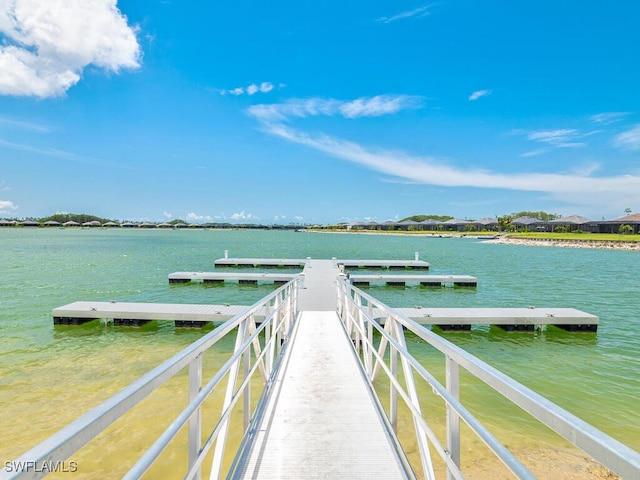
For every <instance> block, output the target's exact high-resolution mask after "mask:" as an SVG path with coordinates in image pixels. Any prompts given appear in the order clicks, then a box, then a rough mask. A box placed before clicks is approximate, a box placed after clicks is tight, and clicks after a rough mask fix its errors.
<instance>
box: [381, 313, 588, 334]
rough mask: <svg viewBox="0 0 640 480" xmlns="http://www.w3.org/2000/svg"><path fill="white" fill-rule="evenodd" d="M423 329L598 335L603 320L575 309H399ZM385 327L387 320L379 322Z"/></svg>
mask: <svg viewBox="0 0 640 480" xmlns="http://www.w3.org/2000/svg"><path fill="white" fill-rule="evenodd" d="M395 310H397V311H398V312H400V313H403V314H404V315H406V316H407V317H409V318H411V319H412V320H414V321H415V322H416V323H419V324H421V325H436V326H438V327H439V328H441V329H442V330H470V329H471V326H472V325H496V326H497V327H500V328H502V329H503V330H506V331H509V332H517V331H530V332H532V331H534V330H535V329H536V328H537V327H539V326H546V325H553V326H555V327H558V328H562V329H563V330H567V331H571V332H596V331H597V329H598V323H599V320H600V319H599V318H598V317H597V316H595V315H591V314H590V313H586V312H582V311H580V310H576V309H575V308H533V307H527V308H422V307H414V308H396V309H395ZM378 321H380V322H381V323H384V318H378Z"/></svg>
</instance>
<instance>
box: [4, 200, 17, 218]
mask: <svg viewBox="0 0 640 480" xmlns="http://www.w3.org/2000/svg"><path fill="white" fill-rule="evenodd" d="M17 209H18V206H17V205H16V204H14V203H13V202H12V201H11V200H0V214H2V215H10V214H11V213H13V212H15V211H16V210H17Z"/></svg>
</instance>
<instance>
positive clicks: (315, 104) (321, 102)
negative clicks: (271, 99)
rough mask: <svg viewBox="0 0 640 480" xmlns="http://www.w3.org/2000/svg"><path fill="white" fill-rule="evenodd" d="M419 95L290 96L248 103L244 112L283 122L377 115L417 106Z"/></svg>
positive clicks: (259, 117) (256, 116)
mask: <svg viewBox="0 0 640 480" xmlns="http://www.w3.org/2000/svg"><path fill="white" fill-rule="evenodd" d="M420 103H421V98H420V97H414V96H409V95H377V96H375V97H361V98H357V99H355V100H352V101H350V102H345V101H341V100H335V99H323V98H308V99H293V100H289V101H288V102H286V103H275V104H260V105H253V106H251V107H250V108H249V109H248V110H247V112H248V113H249V115H251V116H252V117H255V118H257V119H259V120H261V121H263V122H272V121H286V120H287V119H289V118H291V117H297V118H304V117H315V116H319V115H323V116H334V115H341V116H343V117H346V118H359V117H379V116H382V115H388V114H392V113H397V112H399V111H401V110H405V109H408V108H419V106H420Z"/></svg>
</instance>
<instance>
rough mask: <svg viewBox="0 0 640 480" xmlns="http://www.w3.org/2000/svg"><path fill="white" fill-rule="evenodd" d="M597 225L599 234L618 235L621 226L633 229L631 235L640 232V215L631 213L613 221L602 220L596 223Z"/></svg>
mask: <svg viewBox="0 0 640 480" xmlns="http://www.w3.org/2000/svg"><path fill="white" fill-rule="evenodd" d="M597 224H598V232H599V233H618V232H619V231H620V227H622V226H623V225H629V226H630V227H631V228H632V229H633V233H638V232H640V213H632V214H631V215H626V216H624V217H619V218H614V219H613V220H604V221H602V222H597Z"/></svg>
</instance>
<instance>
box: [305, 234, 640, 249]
mask: <svg viewBox="0 0 640 480" xmlns="http://www.w3.org/2000/svg"><path fill="white" fill-rule="evenodd" d="M304 232H307V233H337V234H347V235H390V236H409V237H429V238H470V239H477V240H482V243H495V244H502V245H518V246H525V247H560V248H590V249H596V250H626V251H640V242H623V241H615V240H598V239H589V240H577V239H562V238H518V237H510V236H509V235H501V234H482V233H477V234H460V233H433V232H397V231H396V232H394V231H381V230H375V231H366V230H359V231H348V230H343V231H336V230H312V229H309V230H304ZM487 236H493V237H494V238H487Z"/></svg>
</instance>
